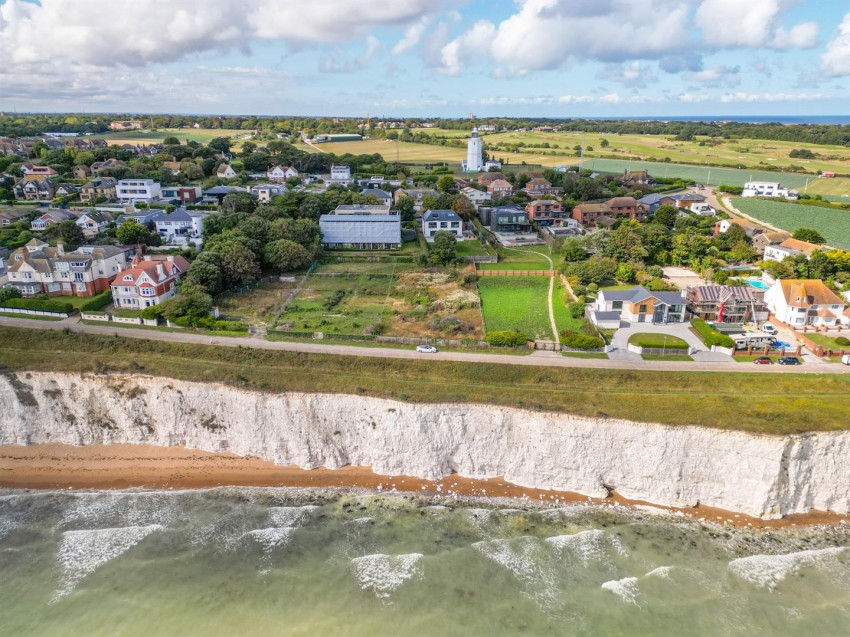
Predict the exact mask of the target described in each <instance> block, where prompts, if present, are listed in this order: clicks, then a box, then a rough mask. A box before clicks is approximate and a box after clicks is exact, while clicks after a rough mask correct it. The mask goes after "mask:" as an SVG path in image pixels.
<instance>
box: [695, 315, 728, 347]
mask: <svg viewBox="0 0 850 637" xmlns="http://www.w3.org/2000/svg"><path fill="white" fill-rule="evenodd" d="M691 327H693V328H694V331H696V333H697V334H699V337H700V338H701V339H702V342H703V343H705V345H706V347H712V346H714V345H717V346H718V347H732V348H734V347H735V341H733V340H732V339H731V338H730V337H728V336H726V335H725V334H721V333H720V332H718V331H717V330H716V329H714V328H713V327H711V326H710V325H709V324H708V323H706V322H705V321H704V320H702V319H694V320H692V321H691Z"/></svg>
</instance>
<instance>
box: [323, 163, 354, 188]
mask: <svg viewBox="0 0 850 637" xmlns="http://www.w3.org/2000/svg"><path fill="white" fill-rule="evenodd" d="M327 182H328V184H329V185H331V184H339V185H341V186H348V185H349V184H350V183H351V168H349V167H348V166H338V165H336V164H334V165H332V166H331V174H330V177H328V179H327Z"/></svg>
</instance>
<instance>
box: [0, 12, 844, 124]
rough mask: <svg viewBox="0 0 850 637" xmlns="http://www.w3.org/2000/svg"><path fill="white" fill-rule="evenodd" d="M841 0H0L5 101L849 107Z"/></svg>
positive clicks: (240, 106) (143, 109)
mask: <svg viewBox="0 0 850 637" xmlns="http://www.w3.org/2000/svg"><path fill="white" fill-rule="evenodd" d="M848 104H850V0H516V1H510V0H489V1H484V0H466V1H463V0H309V1H302V0H289V1H288V2H286V1H280V0H251V1H250V2H241V1H238V0H38V1H35V0H0V110H2V111H4V112H9V111H19V112H20V111H28V112H32V111H52V112H79V111H89V112H126V113H148V112H151V113H198V114H201V113H203V114H246V115H247V114H250V115H306V116H310V115H314V116H327V115H338V116H354V117H362V116H364V115H365V114H366V113H369V114H370V115H371V116H372V117H381V116H387V117H405V116H409V117H465V116H466V115H467V114H468V113H473V114H475V115H476V116H479V117H488V116H490V117H492V116H504V117H518V116H529V117H534V116H536V117H609V116H610V117H628V116H688V115H694V116H697V115H714V116H719V115H768V116H770V115H784V116H793V115H850V109H848V106H847V105H848Z"/></svg>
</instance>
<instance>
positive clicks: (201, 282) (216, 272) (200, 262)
mask: <svg viewBox="0 0 850 637" xmlns="http://www.w3.org/2000/svg"><path fill="white" fill-rule="evenodd" d="M223 283H224V277H223V275H222V272H221V257H220V256H219V255H218V254H217V253H215V252H210V251H208V250H206V251H204V252H201V254H199V255H198V257H197V258H196V259H195V260H194V261H192V265H191V266H189V270H188V272H186V277H185V279H184V284H187V285H191V286H194V287H198V288H201V289H203V290H205V291H206V292H207V293H209V294H218V293H219V292H221V291H222V290H223V289H224V288H223Z"/></svg>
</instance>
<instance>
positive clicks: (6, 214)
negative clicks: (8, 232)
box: [0, 208, 33, 228]
mask: <svg viewBox="0 0 850 637" xmlns="http://www.w3.org/2000/svg"><path fill="white" fill-rule="evenodd" d="M32 213H33V210H32V209H31V208H30V209H23V208H6V209H5V210H0V226H2V227H4V228H5V227H6V226H11V225H12V224H13V223H17V222H18V221H20V220H21V219H25V218H26V217H28V216H30V215H31V214H32Z"/></svg>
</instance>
